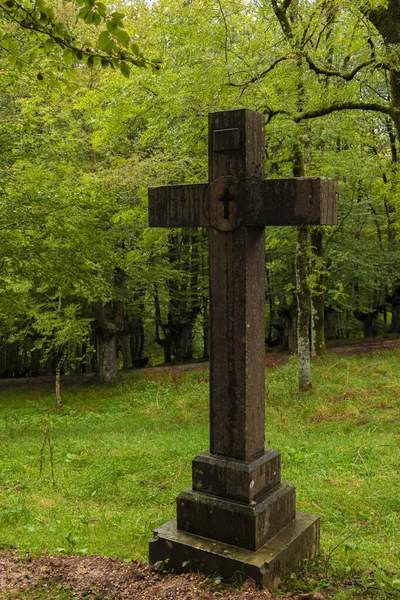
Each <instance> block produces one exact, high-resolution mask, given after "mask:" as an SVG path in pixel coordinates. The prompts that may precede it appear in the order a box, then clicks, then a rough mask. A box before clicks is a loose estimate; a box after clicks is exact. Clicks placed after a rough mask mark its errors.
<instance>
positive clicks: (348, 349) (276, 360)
mask: <svg viewBox="0 0 400 600" xmlns="http://www.w3.org/2000/svg"><path fill="white" fill-rule="evenodd" d="M396 348H400V337H399V338H383V339H382V338H380V339H367V340H359V341H357V342H354V343H349V344H347V343H344V344H343V343H342V344H337V345H335V346H330V347H329V348H328V352H332V353H333V354H337V355H339V356H354V355H359V354H368V353H371V352H380V351H385V350H395V349H396ZM289 358H290V355H289V354H285V353H283V352H276V351H269V350H268V351H267V352H266V355H265V365H266V367H269V368H272V369H275V368H277V367H280V366H281V365H283V364H285V363H286V362H287V361H288V360H289ZM208 368H209V363H208V361H205V360H199V361H197V362H193V363H185V364H182V365H160V366H156V367H144V368H143V369H135V370H134V371H127V374H128V373H146V374H148V375H151V374H152V373H166V374H169V373H185V372H189V371H204V370H207V369H208ZM122 376H124V373H122ZM94 378H95V375H94V374H84V375H65V376H63V377H62V378H61V379H62V385H63V386H65V385H67V386H68V385H74V384H77V383H83V382H85V381H87V382H88V383H89V382H90V381H92V380H93V379H94ZM43 384H49V385H54V377H51V376H42V377H20V378H18V377H16V378H12V379H0V390H6V389H10V388H13V387H30V386H32V385H43Z"/></svg>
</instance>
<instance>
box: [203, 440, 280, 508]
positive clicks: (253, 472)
mask: <svg viewBox="0 0 400 600" xmlns="http://www.w3.org/2000/svg"><path fill="white" fill-rule="evenodd" d="M280 463H281V460H280V453H279V452H278V451H277V450H273V449H271V448H269V449H266V450H265V451H264V452H263V453H262V454H261V456H259V457H258V458H256V459H254V460H252V461H250V462H244V461H239V460H235V459H233V458H229V457H224V456H216V455H214V454H211V453H210V452H204V453H203V454H199V456H196V457H195V458H194V459H193V463H192V474H193V490H194V491H196V492H202V493H204V494H213V495H214V496H219V497H221V498H230V499H231V500H237V501H238V502H247V503H248V504H250V503H251V502H253V500H254V499H256V498H258V497H259V496H260V495H261V494H264V493H266V492H268V491H269V490H271V489H272V488H274V487H275V486H277V485H278V484H279V483H280V482H281V465H280Z"/></svg>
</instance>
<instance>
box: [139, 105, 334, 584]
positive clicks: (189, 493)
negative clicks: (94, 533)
mask: <svg viewBox="0 0 400 600" xmlns="http://www.w3.org/2000/svg"><path fill="white" fill-rule="evenodd" d="M208 139H209V153H208V160H209V168H208V173H209V182H208V183H205V184H198V185H176V186H175V185H174V186H164V187H158V188H150V189H149V224H150V226H151V227H208V232H209V262H210V450H209V452H204V453H203V454H200V455H199V456H196V457H195V458H194V460H193V464H192V473H193V482H192V488H190V489H187V490H184V491H183V492H182V493H181V494H180V495H179V496H178V498H177V518H176V521H175V520H174V521H170V522H168V523H165V524H164V525H162V526H161V527H159V528H158V529H156V531H155V533H154V538H153V539H152V540H151V542H150V545H149V554H150V561H151V562H152V563H155V562H158V561H165V562H166V565H167V568H171V569H173V570H174V572H176V573H180V572H187V571H201V572H203V573H205V574H208V575H213V574H216V573H218V574H219V575H221V576H223V577H232V576H235V575H237V574H240V575H241V576H242V577H252V578H253V579H254V580H255V581H256V582H257V583H259V584H263V585H265V586H268V587H271V586H275V585H277V584H278V583H279V582H280V581H281V580H282V579H283V578H284V577H285V576H287V575H288V574H289V573H291V572H292V571H294V570H295V569H296V567H297V566H298V565H299V563H300V562H301V561H302V560H303V559H305V558H311V557H313V556H314V555H315V554H316V552H317V551H318V549H319V518H318V517H317V516H314V515H308V514H303V513H299V512H296V494H295V488H294V486H293V485H292V484H291V483H287V482H285V481H282V480H281V468H280V454H279V452H278V451H276V450H273V449H266V448H265V447H264V429H265V389H264V385H265V381H264V380H265V368H264V367H265V323H264V319H265V227H266V226H270V225H323V224H329V225H331V224H334V223H336V207H337V183H336V181H333V180H330V179H326V178H322V177H312V178H308V177H307V178H306V177H304V178H292V179H278V180H266V179H264V116H263V115H262V114H259V113H256V112H252V111H248V110H233V111H225V112H219V113H212V114H210V115H209V138H208Z"/></svg>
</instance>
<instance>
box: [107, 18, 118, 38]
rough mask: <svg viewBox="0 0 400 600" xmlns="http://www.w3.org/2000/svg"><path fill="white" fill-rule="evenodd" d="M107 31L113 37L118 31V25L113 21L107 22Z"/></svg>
mask: <svg viewBox="0 0 400 600" xmlns="http://www.w3.org/2000/svg"><path fill="white" fill-rule="evenodd" d="M107 29H108V31H109V32H110V33H112V34H113V35H115V32H116V31H117V29H118V24H117V23H116V21H114V20H111V21H107Z"/></svg>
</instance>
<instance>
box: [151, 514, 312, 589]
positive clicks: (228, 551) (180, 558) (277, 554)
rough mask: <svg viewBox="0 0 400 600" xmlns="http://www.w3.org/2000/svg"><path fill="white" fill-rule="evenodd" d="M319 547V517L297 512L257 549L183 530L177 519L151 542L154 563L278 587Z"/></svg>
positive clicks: (164, 526) (156, 533)
mask: <svg viewBox="0 0 400 600" xmlns="http://www.w3.org/2000/svg"><path fill="white" fill-rule="evenodd" d="M318 551H319V517H316V516H314V515H307V514H304V513H299V512H298V513H297V514H296V519H295V520H294V521H292V522H291V523H289V525H287V526H286V527H284V528H283V529H281V531H280V532H279V533H277V535H275V537H273V538H272V539H271V540H269V542H267V543H266V544H265V545H264V546H262V547H261V548H260V549H259V550H257V551H256V552H252V551H251V550H246V549H244V548H238V547H237V546H232V545H229V544H225V543H224V542H217V541H215V540H212V539H208V538H204V537H201V536H199V535H194V534H192V533H186V532H184V531H180V530H178V529H177V527H176V521H169V522H168V523H165V524H164V525H162V526H161V527H159V528H158V529H156V530H155V532H154V538H153V539H152V540H151V542H150V545H149V557H150V562H151V563H152V564H154V563H157V562H159V561H166V568H167V569H168V570H169V569H171V570H172V569H173V570H174V572H175V573H187V572H197V571H201V572H202V573H204V574H205V575H215V574H218V575H220V576H222V577H224V578H225V579H231V578H234V577H239V578H240V577H241V578H243V579H244V578H248V577H251V578H252V579H254V581H255V582H256V583H257V584H259V585H264V586H266V587H275V586H277V585H279V583H280V582H281V581H282V580H283V579H284V578H285V577H287V576H288V575H289V574H290V573H292V572H293V571H295V570H296V569H297V567H298V566H299V564H300V562H301V561H302V560H304V559H306V558H312V557H314V556H315V554H316V553H317V552H318Z"/></svg>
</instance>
